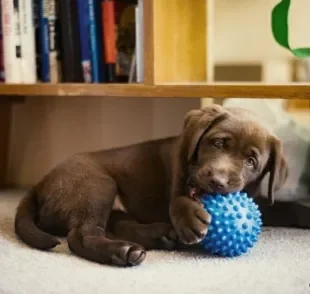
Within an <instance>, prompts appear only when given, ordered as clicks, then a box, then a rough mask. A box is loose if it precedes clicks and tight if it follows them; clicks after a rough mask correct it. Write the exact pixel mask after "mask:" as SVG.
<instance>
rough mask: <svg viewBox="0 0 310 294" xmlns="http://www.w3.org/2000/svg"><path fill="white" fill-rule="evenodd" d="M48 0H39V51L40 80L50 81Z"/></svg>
mask: <svg viewBox="0 0 310 294" xmlns="http://www.w3.org/2000/svg"><path fill="white" fill-rule="evenodd" d="M48 1H49V0H40V51H41V52H40V55H41V75H40V76H41V80H42V82H50V61H49V31H48V30H49V28H48V13H49V7H48V4H49V3H48Z"/></svg>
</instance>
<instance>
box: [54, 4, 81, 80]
mask: <svg viewBox="0 0 310 294" xmlns="http://www.w3.org/2000/svg"><path fill="white" fill-rule="evenodd" d="M77 8H78V6H77V0H60V1H59V17H60V28H61V32H60V34H61V56H62V66H61V68H62V81H63V82H79V83H80V82H83V80H84V79H83V72H82V66H81V50H80V36H79V25H78V12H77Z"/></svg>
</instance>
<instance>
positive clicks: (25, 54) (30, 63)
mask: <svg viewBox="0 0 310 294" xmlns="http://www.w3.org/2000/svg"><path fill="white" fill-rule="evenodd" d="M19 10H20V11H19V12H20V13H19V20H20V28H21V68H22V76H23V82H24V83H29V84H33V83H35V82H36V80H37V74H36V52H35V36H34V18H33V7H32V1H29V0H19Z"/></svg>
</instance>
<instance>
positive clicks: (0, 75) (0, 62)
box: [0, 4, 5, 83]
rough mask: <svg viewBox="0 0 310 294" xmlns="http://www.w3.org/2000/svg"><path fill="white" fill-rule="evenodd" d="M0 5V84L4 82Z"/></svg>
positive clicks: (0, 10)
mask: <svg viewBox="0 0 310 294" xmlns="http://www.w3.org/2000/svg"><path fill="white" fill-rule="evenodd" d="M1 8H2V7H1V4H0V83H3V82H4V80H5V77H4V60H3V58H4V56H3V32H2V9H1Z"/></svg>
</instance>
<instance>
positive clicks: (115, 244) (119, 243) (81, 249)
mask: <svg viewBox="0 0 310 294" xmlns="http://www.w3.org/2000/svg"><path fill="white" fill-rule="evenodd" d="M85 182H86V181H85ZM84 185H85V186H82V187H81V186H80V187H79V191H78V193H79V194H80V195H79V198H80V199H82V200H81V203H80V205H79V209H76V210H75V211H73V212H72V215H71V216H70V228H69V234H68V237H67V239H68V246H69V248H70V250H71V251H72V252H73V253H75V254H76V255H78V256H80V257H83V258H85V259H88V260H91V261H94V262H98V263H103V264H114V265H118V266H132V265H138V264H140V263H141V262H142V261H143V260H144V259H145V256H146V253H145V249H144V248H143V247H141V246H140V245H138V244H135V243H133V242H128V241H123V240H111V239H109V238H107V236H106V225H107V221H108V219H109V216H110V213H111V209H112V207H113V202H114V199H115V196H116V193H117V188H116V183H115V182H114V180H113V179H112V178H110V177H108V176H106V177H105V178H100V179H98V181H96V183H94V179H93V178H92V180H91V183H89V182H87V184H86V183H85V184H84Z"/></svg>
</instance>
